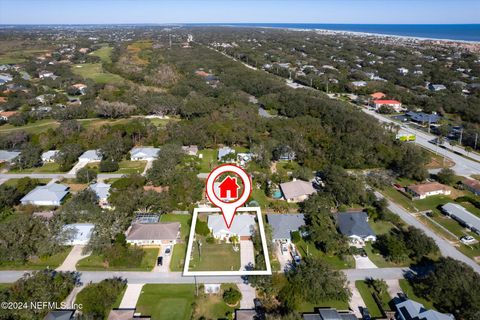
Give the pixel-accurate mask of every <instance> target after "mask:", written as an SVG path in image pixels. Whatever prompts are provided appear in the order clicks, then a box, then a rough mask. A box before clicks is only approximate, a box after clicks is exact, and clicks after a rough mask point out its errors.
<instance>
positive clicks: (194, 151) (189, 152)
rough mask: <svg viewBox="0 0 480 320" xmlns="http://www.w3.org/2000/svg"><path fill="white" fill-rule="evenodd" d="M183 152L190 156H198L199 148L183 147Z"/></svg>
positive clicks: (192, 146)
mask: <svg viewBox="0 0 480 320" xmlns="http://www.w3.org/2000/svg"><path fill="white" fill-rule="evenodd" d="M182 150H183V152H185V153H186V154H187V155H189V156H196V155H197V153H198V147H197V146H194V145H191V146H183V147H182Z"/></svg>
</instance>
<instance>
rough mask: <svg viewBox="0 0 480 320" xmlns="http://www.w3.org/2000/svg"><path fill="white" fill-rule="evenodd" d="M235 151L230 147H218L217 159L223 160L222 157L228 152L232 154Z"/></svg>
mask: <svg viewBox="0 0 480 320" xmlns="http://www.w3.org/2000/svg"><path fill="white" fill-rule="evenodd" d="M234 153H235V150H233V149H232V148H229V147H223V148H220V149H218V156H217V160H218V161H223V158H224V157H225V156H227V155H229V154H234Z"/></svg>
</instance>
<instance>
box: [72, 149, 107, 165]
mask: <svg viewBox="0 0 480 320" xmlns="http://www.w3.org/2000/svg"><path fill="white" fill-rule="evenodd" d="M78 161H80V162H96V161H102V154H101V153H100V150H87V151H85V152H84V153H83V154H82V155H81V156H80V157H78Z"/></svg>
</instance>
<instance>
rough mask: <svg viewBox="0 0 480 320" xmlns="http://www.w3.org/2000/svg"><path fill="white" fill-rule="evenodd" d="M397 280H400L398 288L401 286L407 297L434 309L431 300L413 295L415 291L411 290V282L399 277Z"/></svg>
mask: <svg viewBox="0 0 480 320" xmlns="http://www.w3.org/2000/svg"><path fill="white" fill-rule="evenodd" d="M399 282H400V288H402V291H403V292H404V293H405V294H406V295H407V297H408V298H410V299H412V300H415V301H417V302H419V303H421V304H423V306H424V307H425V308H427V309H433V310H435V308H434V306H433V302H432V301H430V300H427V299H424V298H421V297H419V296H417V295H415V293H414V292H413V287H412V286H411V284H410V283H409V282H408V280H407V279H400V280H399Z"/></svg>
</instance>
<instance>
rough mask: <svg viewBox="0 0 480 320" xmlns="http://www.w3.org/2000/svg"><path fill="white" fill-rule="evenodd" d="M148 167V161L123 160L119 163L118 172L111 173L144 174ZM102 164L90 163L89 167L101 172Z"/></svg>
mask: <svg viewBox="0 0 480 320" xmlns="http://www.w3.org/2000/svg"><path fill="white" fill-rule="evenodd" d="M146 165H147V162H146V161H130V160H122V161H120V162H119V163H118V166H119V168H118V170H117V171H114V172H109V173H119V174H132V173H142V172H143V170H144V169H145V166H146ZM99 166H100V163H89V164H87V167H88V168H90V169H93V170H95V171H97V172H99V170H98V168H99Z"/></svg>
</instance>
